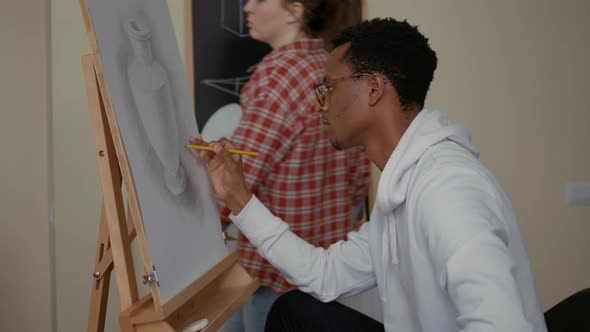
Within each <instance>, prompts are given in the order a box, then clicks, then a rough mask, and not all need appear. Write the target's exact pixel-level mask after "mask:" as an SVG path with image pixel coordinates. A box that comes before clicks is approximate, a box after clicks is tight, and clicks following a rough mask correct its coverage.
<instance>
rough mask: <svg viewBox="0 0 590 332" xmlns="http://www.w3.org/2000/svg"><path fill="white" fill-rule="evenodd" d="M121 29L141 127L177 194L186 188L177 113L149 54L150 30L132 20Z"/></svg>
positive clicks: (163, 73) (161, 72) (163, 74)
mask: <svg viewBox="0 0 590 332" xmlns="http://www.w3.org/2000/svg"><path fill="white" fill-rule="evenodd" d="M124 28H125V31H126V33H127V35H128V37H129V39H130V40H131V46H132V48H133V60H132V61H131V63H130V65H129V68H128V69H127V77H128V79H129V84H130V86H131V92H132V94H133V99H134V101H135V105H136V107H137V111H138V113H139V118H140V119H141V124H142V125H143V127H144V129H145V132H146V133H147V137H148V141H149V143H150V144H151V146H152V148H153V150H154V151H155V153H156V155H157V157H158V159H160V162H161V163H162V166H163V167H164V179H165V183H166V187H167V188H168V190H169V191H170V192H171V193H173V194H174V195H180V194H181V193H183V192H184V190H185V188H186V175H185V172H184V170H183V169H182V166H181V165H180V147H179V146H180V145H179V142H178V135H177V130H178V127H177V123H176V115H175V114H176V112H175V109H174V101H173V99H172V92H171V90H170V84H169V82H168V77H167V74H166V71H165V70H164V68H162V66H161V65H160V64H159V63H158V62H157V61H156V59H155V58H154V56H153V54H152V48H151V37H152V36H151V31H150V29H149V27H148V26H147V25H146V24H144V23H143V22H141V21H139V20H137V19H133V18H132V19H129V20H127V21H126V22H125V24H124Z"/></svg>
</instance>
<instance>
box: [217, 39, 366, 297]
mask: <svg viewBox="0 0 590 332" xmlns="http://www.w3.org/2000/svg"><path fill="white" fill-rule="evenodd" d="M326 59H327V52H326V51H325V49H324V44H323V42H322V41H321V40H319V39H303V40H298V41H296V42H294V43H291V44H289V45H286V46H283V47H281V48H279V49H277V50H274V51H272V52H271V53H269V54H268V55H267V56H266V57H265V58H264V59H263V60H262V61H261V62H260V63H259V64H258V65H256V67H255V70H254V73H253V75H252V77H251V78H250V81H249V82H248V83H247V84H246V85H245V86H244V88H243V89H242V94H241V104H242V110H243V114H242V118H241V120H240V124H239V126H238V128H237V129H236V131H235V132H234V135H233V137H232V142H233V143H234V145H235V146H236V147H237V148H238V149H243V150H255V151H258V153H259V156H258V157H248V156H245V157H244V158H242V160H243V165H244V172H245V175H246V183H247V184H248V187H249V189H250V191H251V192H252V193H253V194H255V195H256V196H257V197H258V199H260V201H261V202H262V203H264V204H265V205H266V206H267V207H268V208H269V209H270V210H271V211H272V212H273V213H274V214H275V215H276V216H278V217H280V218H281V219H283V220H284V221H285V222H287V223H288V224H289V225H290V226H291V230H292V231H293V232H294V233H295V234H297V235H298V236H300V237H301V238H303V239H304V240H306V241H308V242H309V243H311V244H313V245H316V246H320V247H327V246H329V245H330V244H332V243H334V242H337V241H339V240H342V239H345V236H346V234H347V233H348V232H350V231H352V230H353V229H355V226H356V225H355V220H354V218H353V214H354V212H355V210H356V208H357V207H358V205H359V204H360V203H362V202H363V200H364V197H365V196H366V195H367V191H368V185H369V161H368V159H367V158H366V156H365V153H364V151H363V150H361V149H360V148H355V149H349V150H345V151H337V150H336V149H334V148H333V147H332V146H331V145H330V142H329V141H328V136H327V134H326V133H325V131H324V130H323V128H322V125H321V123H320V116H319V114H318V107H319V106H318V104H317V101H316V97H315V94H314V91H313V83H315V82H320V81H321V80H322V78H323V76H324V65H325V62H326ZM229 213H230V211H229V209H227V208H223V209H222V212H221V214H222V216H223V217H226V216H228V215H229ZM239 241H240V258H241V263H242V265H243V266H244V268H245V269H246V270H247V271H248V272H249V273H250V274H251V275H253V276H255V277H258V278H259V279H260V281H261V284H262V285H263V286H267V287H271V288H272V289H273V290H274V291H276V292H279V293H283V292H285V291H287V290H290V289H292V288H293V286H292V285H290V284H289V283H288V282H287V281H286V280H285V278H284V277H283V276H282V275H281V274H280V273H279V272H278V271H277V270H275V269H274V268H273V267H272V266H271V265H270V264H269V263H268V262H267V261H266V260H265V259H264V258H262V257H261V256H260V255H258V253H257V251H256V248H254V247H253V246H252V245H251V244H250V243H249V242H248V240H247V239H246V238H245V237H244V236H243V235H240V239H239Z"/></svg>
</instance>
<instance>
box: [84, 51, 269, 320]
mask: <svg viewBox="0 0 590 332" xmlns="http://www.w3.org/2000/svg"><path fill="white" fill-rule="evenodd" d="M82 65H83V70H84V76H85V82H86V94H87V97H88V108H89V111H90V113H91V118H92V127H93V130H94V137H95V141H96V153H97V158H98V164H99V170H100V178H101V186H102V192H103V205H102V210H101V221H100V229H99V238H98V244H97V251H96V267H95V272H94V274H93V277H94V280H93V287H92V295H91V304H90V315H89V320H88V331H102V330H104V322H105V317H106V309H107V299H108V290H109V284H110V277H111V272H112V271H113V270H114V271H115V276H116V281H117V286H118V290H119V299H120V302H121V308H122V312H121V313H120V315H119V325H120V326H121V331H179V330H182V328H184V327H185V326H187V325H189V324H191V323H193V322H195V321H197V320H200V319H203V318H206V319H207V320H208V321H209V325H208V326H207V328H205V329H204V330H203V331H215V330H217V329H218V328H219V327H220V326H221V325H222V324H223V322H224V321H225V320H227V318H229V316H230V315H231V314H232V313H233V312H234V311H235V310H236V309H237V308H238V307H239V306H240V305H241V304H242V303H243V302H244V301H245V300H246V299H247V298H248V297H249V296H250V295H252V293H253V292H254V291H255V290H256V288H258V281H257V280H254V279H252V278H251V277H250V276H249V275H248V274H247V273H246V271H245V270H244V269H243V268H242V267H241V266H240V265H239V264H238V263H237V259H238V254H237V252H234V253H232V254H230V255H228V256H227V257H226V258H224V259H223V260H221V261H220V262H219V263H218V264H216V265H215V266H214V267H213V268H212V269H210V270H209V271H208V272H207V273H205V274H204V275H203V276H201V277H200V278H198V279H197V280H195V281H194V282H193V283H191V284H190V285H189V286H188V287H186V288H185V289H184V290H182V291H181V292H180V293H179V294H177V295H176V296H174V297H173V298H172V299H171V300H169V301H168V302H167V303H165V304H161V303H160V300H159V298H157V297H154V293H155V294H157V295H158V296H159V292H154V288H155V290H157V287H158V286H157V285H156V283H153V282H151V281H152V280H151V276H153V275H154V274H153V270H151V269H150V268H149V266H153V265H152V264H148V266H146V275H145V276H144V278H143V279H144V283H146V284H150V287H151V288H152V294H149V295H148V296H145V297H144V298H142V299H139V296H138V288H137V283H136V277H135V272H134V269H133V257H132V254H131V242H132V240H133V239H134V238H136V237H138V238H140V244H141V250H142V254H143V255H144V260H145V257H148V258H149V252H147V251H144V250H145V249H146V248H147V241H145V234H144V231H143V223H142V219H141V215H140V213H138V212H139V211H138V210H135V209H133V208H131V213H130V216H129V218H127V217H126V216H125V207H124V201H123V192H122V185H123V184H125V186H124V187H125V188H126V190H127V195H128V197H129V201H130V203H132V202H133V201H135V202H137V193H136V192H135V186H132V185H129V183H132V178H131V179H129V180H130V181H131V182H128V180H127V178H126V177H125V174H129V177H131V173H130V169H129V168H128V167H129V165H128V161H127V160H126V157H125V150H124V147H123V145H122V141H121V137H120V134H119V130H118V126H117V123H116V119H115V117H114V114H113V113H112V112H109V111H108V108H106V107H105V102H104V99H103V97H102V94H101V92H100V89H99V84H98V83H99V79H98V77H99V76H98V75H97V74H96V69H95V68H96V67H95V62H94V60H93V56H92V55H84V56H83V57H82ZM111 111H112V107H111ZM109 113H110V114H109ZM122 157H123V158H125V161H124V162H122V160H121V159H122ZM126 167H127V168H126ZM122 174H123V176H122ZM123 178H125V181H123ZM131 205H132V206H133V203H132V204H131ZM142 240H143V241H142Z"/></svg>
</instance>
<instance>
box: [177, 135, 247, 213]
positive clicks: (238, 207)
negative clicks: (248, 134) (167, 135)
mask: <svg viewBox="0 0 590 332" xmlns="http://www.w3.org/2000/svg"><path fill="white" fill-rule="evenodd" d="M189 142H190V144H194V145H205V146H210V147H213V149H214V150H215V152H210V151H199V156H200V157H201V158H205V160H206V161H207V167H208V169H209V175H210V176H211V182H212V183H213V190H214V191H215V194H216V195H217V198H219V199H220V200H221V201H222V202H223V203H225V205H226V206H227V207H228V208H229V209H230V210H231V212H232V213H233V214H234V215H237V214H239V213H240V211H242V209H243V208H244V206H246V204H247V203H248V202H249V201H250V198H252V194H250V192H249V191H248V187H247V186H246V181H245V180H244V172H243V170H242V158H241V157H240V155H237V154H231V153H229V151H227V150H228V149H235V147H234V146H233V145H232V144H231V142H230V141H228V140H227V139H226V138H225V137H224V138H221V139H220V140H219V141H213V142H210V143H207V142H205V141H203V139H202V138H201V137H200V136H195V137H191V138H190V141H189Z"/></svg>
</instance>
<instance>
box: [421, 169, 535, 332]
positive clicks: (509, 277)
mask: <svg viewBox="0 0 590 332" xmlns="http://www.w3.org/2000/svg"><path fill="white" fill-rule="evenodd" d="M493 188H494V187H493V186H492V185H491V184H490V183H489V182H488V179H487V178H486V177H485V176H484V175H483V174H480V173H479V172H478V171H476V170H473V169H470V168H468V167H459V166H451V167H445V168H442V169H437V170H433V171H430V172H429V174H427V175H425V176H424V178H423V179H421V180H420V182H419V183H418V185H417V186H416V191H415V192H417V193H419V194H418V195H419V196H417V198H416V201H415V204H416V205H415V206H416V209H415V213H416V227H417V229H416V233H415V234H416V237H417V239H416V241H417V242H418V243H421V244H423V248H422V249H423V251H424V254H425V256H426V257H427V259H428V260H429V261H430V262H431V264H432V266H433V270H434V271H436V273H437V276H438V277H439V283H440V286H441V288H442V289H444V290H446V291H447V292H448V295H449V297H450V299H451V301H452V302H453V304H454V305H455V309H456V310H457V317H456V322H457V326H458V327H459V330H460V331H533V326H532V324H531V322H529V321H528V320H527V319H526V317H525V312H524V304H523V299H522V298H521V296H520V293H519V289H518V287H517V282H516V275H515V262H514V260H513V258H512V256H511V253H510V251H509V246H510V234H509V229H508V227H507V226H506V224H505V221H503V220H502V217H501V212H500V208H499V204H501V203H499V202H498V200H497V198H496V196H495V195H496V194H495V191H494V189H493Z"/></svg>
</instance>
